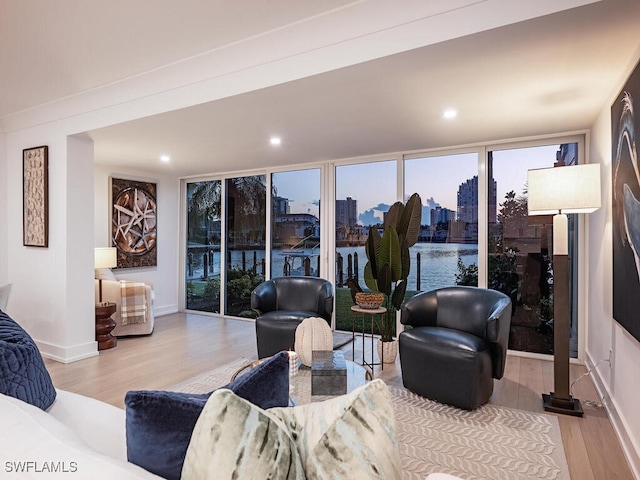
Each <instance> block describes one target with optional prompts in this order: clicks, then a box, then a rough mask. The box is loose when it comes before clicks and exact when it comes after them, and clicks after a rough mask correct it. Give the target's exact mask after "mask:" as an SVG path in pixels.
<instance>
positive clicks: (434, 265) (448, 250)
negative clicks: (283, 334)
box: [187, 243, 478, 291]
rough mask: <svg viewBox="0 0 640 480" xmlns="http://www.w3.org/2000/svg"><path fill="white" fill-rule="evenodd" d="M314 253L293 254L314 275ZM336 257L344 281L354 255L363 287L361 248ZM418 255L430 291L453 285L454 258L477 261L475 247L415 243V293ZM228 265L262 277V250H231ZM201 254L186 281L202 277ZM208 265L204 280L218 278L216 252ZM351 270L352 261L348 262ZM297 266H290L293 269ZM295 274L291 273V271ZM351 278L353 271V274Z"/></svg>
mask: <svg viewBox="0 0 640 480" xmlns="http://www.w3.org/2000/svg"><path fill="white" fill-rule="evenodd" d="M317 252H318V250H317V249H316V250H312V249H300V250H297V253H304V254H308V255H310V258H311V260H312V263H311V268H312V270H313V273H314V274H315V273H316V270H317V264H316V263H314V262H315V259H316V258H317V257H316V256H314V254H317ZM336 253H337V254H338V255H342V258H343V270H344V280H346V279H347V278H348V275H347V273H348V256H349V255H351V256H352V259H353V258H354V254H356V253H357V256H358V271H357V278H358V280H359V283H360V285H361V286H362V287H363V288H365V284H364V273H363V272H364V266H365V264H366V263H367V256H366V254H365V250H364V246H362V247H338V248H337V249H336ZM418 253H419V254H420V290H422V291H425V290H432V289H435V288H440V287H447V286H451V285H455V283H456V274H457V273H458V259H460V260H462V263H463V264H464V265H465V266H469V265H470V264H472V263H477V262H478V245H477V244H463V243H417V244H416V245H415V246H413V247H412V248H411V272H410V273H409V283H408V287H409V290H414V291H415V290H417V272H418V265H417V263H418V260H417V255H418ZM230 254H231V266H232V268H233V269H236V270H250V269H253V268H254V265H255V266H256V267H255V268H256V269H257V273H258V274H262V268H263V266H262V265H263V260H264V259H265V251H264V250H232V251H231V252H230ZM203 255H204V254H201V255H197V254H196V255H194V256H193V262H192V268H191V270H190V271H188V275H187V277H188V279H201V278H203V277H204V272H203V266H204V261H203ZM209 256H210V258H211V260H212V262H209V261H207V264H208V272H207V276H208V277H216V276H219V275H220V268H221V263H220V252H218V251H214V252H212V253H211V254H209ZM286 258H287V255H286V251H280V250H273V252H272V255H271V262H272V267H271V272H272V276H273V277H279V276H282V275H283V272H284V267H285V259H286ZM352 265H353V266H354V267H355V262H354V261H353V260H352ZM295 267H297V264H295V265H294V268H295ZM294 273H295V272H294ZM353 275H354V277H355V276H356V272H355V271H354V272H353ZM335 280H336V285H338V284H339V278H338V270H337V266H336V279H335Z"/></svg>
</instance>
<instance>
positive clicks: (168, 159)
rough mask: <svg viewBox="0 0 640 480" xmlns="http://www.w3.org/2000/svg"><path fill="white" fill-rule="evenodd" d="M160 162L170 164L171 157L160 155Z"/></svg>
mask: <svg viewBox="0 0 640 480" xmlns="http://www.w3.org/2000/svg"><path fill="white" fill-rule="evenodd" d="M160 161H161V162H164V163H169V162H170V161H171V157H170V156H169V155H160Z"/></svg>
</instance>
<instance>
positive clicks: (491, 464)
mask: <svg viewBox="0 0 640 480" xmlns="http://www.w3.org/2000/svg"><path fill="white" fill-rule="evenodd" d="M389 390H390V391H391V395H392V397H393V403H394V412H395V414H396V430H397V433H398V439H399V441H400V454H401V456H402V462H403V472H404V478H406V479H412V480H413V479H416V480H417V479H424V477H425V475H426V474H429V473H433V472H442V473H449V474H452V475H456V476H458V477H461V478H464V479H466V480H472V479H508V480H512V479H554V480H569V478H570V477H569V468H568V466H567V460H566V458H565V454H564V448H563V446H562V437H561V435H560V426H559V424H558V420H557V419H556V418H555V417H554V416H551V415H546V414H542V413H531V412H525V411H522V410H515V409H509V408H504V407H499V406H496V405H490V404H488V405H484V406H482V407H480V408H478V409H476V410H474V411H472V412H468V411H464V410H459V409H457V408H454V407H449V406H447V405H442V404H440V403H437V402H433V401H431V400H427V399H425V398H422V397H420V396H418V395H415V394H414V393H411V392H409V391H408V390H406V389H404V388H399V387H389Z"/></svg>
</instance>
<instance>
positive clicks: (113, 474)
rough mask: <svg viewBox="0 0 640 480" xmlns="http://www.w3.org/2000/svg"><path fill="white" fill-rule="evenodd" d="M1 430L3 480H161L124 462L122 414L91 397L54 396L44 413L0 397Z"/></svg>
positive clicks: (60, 394) (123, 420)
mask: <svg viewBox="0 0 640 480" xmlns="http://www.w3.org/2000/svg"><path fill="white" fill-rule="evenodd" d="M0 425H2V435H0V477H2V478H4V477H3V475H6V476H8V477H10V478H14V477H15V478H33V479H42V478H43V475H44V476H45V477H46V478H69V477H72V478H73V477H74V475H73V474H74V473H75V477H76V478H91V479H92V480H97V479H105V480H106V479H115V478H117V479H118V480H120V479H123V480H128V479H158V478H160V477H158V476H157V475H154V474H152V473H149V472H147V471H146V470H144V469H142V468H140V467H138V466H137V465H134V464H132V463H129V462H127V450H126V437H125V412H124V410H122V409H120V408H116V407H114V406H112V405H109V404H106V403H103V402H100V401H98V400H94V399H92V398H89V397H84V396H82V395H77V394H75V393H71V392H66V391H64V390H57V397H56V400H55V401H54V403H53V405H51V407H49V409H48V410H47V411H46V412H45V411H43V410H41V409H39V408H38V407H34V406H33V405H30V404H28V403H26V402H23V401H21V400H17V399H15V398H13V397H9V396H6V395H2V394H0ZM45 472H46V473H45ZM51 472H56V473H51ZM11 474H13V475H11Z"/></svg>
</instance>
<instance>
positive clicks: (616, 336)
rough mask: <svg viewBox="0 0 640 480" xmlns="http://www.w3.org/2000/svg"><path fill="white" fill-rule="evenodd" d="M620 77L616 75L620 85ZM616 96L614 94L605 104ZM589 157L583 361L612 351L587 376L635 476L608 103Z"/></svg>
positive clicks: (638, 412)
mask: <svg viewBox="0 0 640 480" xmlns="http://www.w3.org/2000/svg"><path fill="white" fill-rule="evenodd" d="M635 63H636V62H635V61H634V62H633V64H635ZM632 68H633V67H630V69H629V72H630V71H631V69H632ZM626 78H627V75H625V76H624V77H623V78H621V80H620V88H622V85H623V84H624V82H625V81H626ZM616 96H617V92H616V93H615V94H614V97H612V98H611V102H613V101H614V100H615V97H616ZM589 157H590V162H591V163H600V165H601V166H602V168H601V176H602V208H600V210H598V211H597V212H595V213H593V214H591V215H589V219H588V222H589V227H588V230H589V240H588V244H589V247H588V255H587V257H588V262H589V287H588V292H587V302H588V318H587V348H586V353H587V361H588V363H589V366H591V367H593V365H594V364H595V363H597V362H598V361H600V360H602V359H606V358H608V357H609V350H610V349H611V350H612V351H613V367H612V368H610V367H609V365H608V363H606V362H603V363H602V364H601V365H600V366H599V367H598V368H597V369H596V370H595V373H594V376H593V378H594V381H595V382H596V385H597V386H598V388H599V390H600V393H601V394H602V396H603V399H604V403H605V405H606V406H607V409H608V411H609V414H610V417H611V419H612V422H613V424H614V428H616V430H617V432H618V435H619V437H620V439H621V441H622V444H623V447H624V449H625V453H626V454H627V458H628V459H629V462H630V464H631V467H632V469H633V470H634V474H635V476H636V478H640V409H639V408H638V395H639V394H640V368H638V362H639V361H640V343H638V341H637V340H635V339H634V338H633V337H632V336H631V335H630V334H629V333H627V331H626V330H624V329H623V328H622V327H621V326H620V325H619V324H618V323H616V322H615V320H614V319H613V276H612V263H613V262H612V258H613V251H612V236H611V229H612V211H611V201H612V200H611V199H612V197H611V181H612V180H611V108H610V105H605V106H604V108H603V110H602V112H601V113H600V115H599V117H598V119H597V121H596V123H595V124H594V125H593V127H592V129H591V141H590V149H589Z"/></svg>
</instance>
